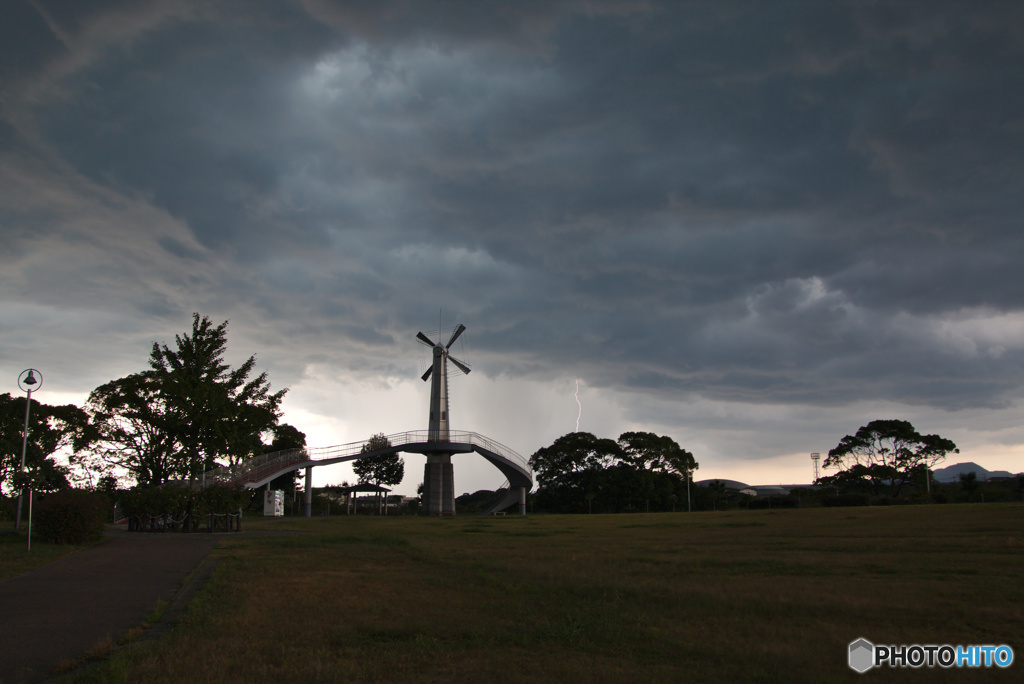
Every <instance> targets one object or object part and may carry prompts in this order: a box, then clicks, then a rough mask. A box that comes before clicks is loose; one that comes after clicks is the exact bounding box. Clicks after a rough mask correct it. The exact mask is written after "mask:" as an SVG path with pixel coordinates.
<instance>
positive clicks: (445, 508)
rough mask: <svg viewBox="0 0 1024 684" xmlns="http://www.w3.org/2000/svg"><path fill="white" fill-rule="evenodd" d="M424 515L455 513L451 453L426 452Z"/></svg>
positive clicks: (453, 474)
mask: <svg viewBox="0 0 1024 684" xmlns="http://www.w3.org/2000/svg"><path fill="white" fill-rule="evenodd" d="M421 501H422V506H421V511H422V512H423V514H424V515H455V470H454V469H453V468H452V455H451V454H428V455H427V464H426V465H425V466H424V467H423V497H422V499H421Z"/></svg>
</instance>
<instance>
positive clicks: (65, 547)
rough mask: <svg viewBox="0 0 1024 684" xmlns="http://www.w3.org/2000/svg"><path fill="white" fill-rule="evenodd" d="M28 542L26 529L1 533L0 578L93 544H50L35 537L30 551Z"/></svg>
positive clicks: (12, 575)
mask: <svg viewBox="0 0 1024 684" xmlns="http://www.w3.org/2000/svg"><path fill="white" fill-rule="evenodd" d="M8 524H11V523H8ZM12 526H13V525H12ZM27 542H28V540H27V538H26V532H25V530H22V531H21V532H20V533H18V534H15V533H14V532H7V531H5V532H3V533H0V579H4V578H7V577H14V576H15V575H20V574H21V573H23V572H28V571H29V570H31V569H32V568H37V567H39V566H40V565H45V564H47V563H49V562H50V561H54V560H56V559H58V558H60V557H61V556H66V555H67V554H69V553H74V552H75V551H80V550H81V549H84V548H87V547H88V546H91V544H84V545H81V546H76V545H74V544H49V543H47V542H44V541H40V540H38V539H36V538H35V537H33V539H32V550H31V551H29V550H28V548H27V547H28V543H27Z"/></svg>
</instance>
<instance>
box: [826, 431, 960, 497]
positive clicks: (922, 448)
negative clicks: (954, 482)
mask: <svg viewBox="0 0 1024 684" xmlns="http://www.w3.org/2000/svg"><path fill="white" fill-rule="evenodd" d="M948 453H960V450H959V449H957V448H956V444H954V443H953V442H952V441H950V440H948V439H945V438H943V437H939V436H938V435H921V434H919V433H918V432H917V430H915V429H914V426H913V425H911V424H910V423H909V422H907V421H905V420H874V421H871V422H870V423H868V424H867V425H865V426H863V427H861V428H860V429H859V430H857V433H856V434H854V435H846V436H845V437H843V439H842V440H840V442H839V444H838V445H837V446H836V448H834V449H832V450H831V451H829V452H828V458H827V459H826V460H825V463H824V466H825V467H826V468H841V470H840V472H839V473H837V474H835V475H831V476H826V477H822V478H819V480H818V482H819V483H820V484H824V485H828V486H833V487H837V488H839V489H840V490H844V491H866V492H867V493H870V494H874V495H878V494H881V493H882V489H883V488H888V493H889V495H890V496H898V495H899V493H900V490H901V489H902V488H903V486H904V485H905V484H906V483H907V482H910V481H911V480H912V479H913V478H914V477H915V475H917V474H918V473H919V472H920V471H921V470H922V469H924V468H927V469H931V468H933V467H934V466H935V464H936V463H938V462H939V461H941V460H942V459H944V458H945V457H946V454H948Z"/></svg>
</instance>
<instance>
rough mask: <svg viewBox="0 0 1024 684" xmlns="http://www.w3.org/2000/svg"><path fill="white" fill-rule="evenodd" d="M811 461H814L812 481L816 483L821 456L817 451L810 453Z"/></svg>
mask: <svg viewBox="0 0 1024 684" xmlns="http://www.w3.org/2000/svg"><path fill="white" fill-rule="evenodd" d="M811 460H812V461H814V481H815V482H817V481H818V461H819V460H821V454H819V453H818V452H817V451H815V452H813V453H811Z"/></svg>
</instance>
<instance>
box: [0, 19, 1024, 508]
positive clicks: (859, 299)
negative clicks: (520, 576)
mask: <svg viewBox="0 0 1024 684" xmlns="http://www.w3.org/2000/svg"><path fill="white" fill-rule="evenodd" d="M1022 217H1024V3H1021V2H1019V1H1011V2H966V1H965V2H950V3H943V2H906V3H899V2H841V1H838V0H828V1H827V2H792V3H787V2H771V3H765V2H723V1H716V2H692V3H689V2H681V1H668V2H657V1H655V0H651V1H646V2H640V1H636V2H633V1H628V0H566V1H564V2H557V1H556V2H551V1H548V0H544V1H540V0H538V1H536V2H529V1H525V0H509V1H507V2H500V1H498V2H487V3H482V2H477V1H469V0H467V1H466V2H458V1H454V0H453V1H446V2H442V1H436V2H410V1H395V2H388V1H384V0H373V1H372V2H369V1H368V2H355V1H353V0H347V1H345V2H329V1H327V0H305V1H301V2H300V1H298V0H295V1H293V2H284V1H283V0H273V1H271V0H267V1H265V2H258V1H254V0H245V1H244V2H243V1H242V0H217V1H203V2H184V1H172V0H161V1H159V2H141V1H134V0H133V1H130V2H128V1H125V2H97V1H92V2H56V1H53V0H33V1H29V0H9V1H7V2H4V3H2V5H0V238H2V247H3V248H2V251H0V378H6V380H5V381H4V382H3V383H0V392H2V391H11V392H17V391H18V390H17V385H16V380H17V376H18V373H19V372H20V371H21V370H22V369H24V368H27V367H34V368H38V369H40V370H41V371H42V372H43V374H44V376H45V386H44V388H43V390H42V391H41V392H40V393H39V395H37V396H38V398H39V399H40V400H41V401H45V402H47V403H64V402H68V401H72V402H76V403H81V402H83V401H84V399H85V397H86V396H87V394H88V393H89V391H90V390H92V389H93V388H95V387H96V386H98V385H100V384H102V383H104V382H106V381H108V380H111V379H114V378H118V377H121V376H124V375H126V374H128V373H132V372H136V371H139V370H141V369H143V368H144V367H145V366H146V362H147V357H148V353H149V348H150V347H151V345H152V343H153V342H154V341H159V342H168V343H173V339H174V335H175V334H176V333H181V332H185V331H186V330H188V329H189V326H190V325H191V315H192V312H200V313H202V314H205V315H209V316H210V317H211V318H212V319H213V320H214V322H215V323H216V322H220V321H223V320H225V319H228V320H230V325H229V330H228V341H229V357H230V360H232V361H234V362H236V363H237V362H240V361H241V360H244V359H245V358H246V357H248V356H249V355H251V354H256V356H257V366H258V368H260V369H262V370H267V371H268V372H269V376H270V380H271V383H272V384H273V386H274V388H275V389H277V388H284V387H288V388H290V389H289V393H288V395H287V398H286V399H285V402H284V404H283V407H284V421H285V422H289V423H291V424H293V425H295V426H296V427H298V428H299V429H301V430H303V431H305V432H306V433H307V435H308V436H309V443H310V446H329V445H333V444H340V443H345V442H351V441H356V440H361V439H365V438H367V437H369V436H370V435H371V434H372V433H376V432H385V433H396V432H401V431H405V430H412V429H425V428H426V423H427V402H428V392H429V384H428V383H424V382H421V381H420V380H419V375H420V373H421V372H422V370H423V369H424V368H425V365H424V364H425V358H424V356H423V353H422V351H421V349H425V348H421V347H420V346H419V345H418V344H417V343H416V340H415V334H416V332H417V331H419V330H423V331H425V332H427V333H428V334H436V331H437V329H438V322H439V313H440V314H441V318H440V321H441V327H442V328H445V329H448V330H450V329H451V328H452V327H454V326H455V325H456V324H457V323H463V324H465V325H466V326H467V328H468V331H467V332H466V334H465V335H464V340H465V344H459V343H457V345H456V348H453V351H455V352H456V355H457V356H459V357H460V358H461V359H462V360H464V361H466V362H468V363H469V364H470V365H471V366H472V368H473V372H472V373H471V374H470V375H468V376H465V377H459V378H457V379H455V380H453V387H452V421H453V427H454V428H455V429H462V430H472V431H475V432H480V433H482V434H484V435H487V436H488V437H491V438H493V439H495V440H497V441H499V442H502V443H503V444H505V445H507V446H509V447H511V448H512V449H514V450H516V451H518V452H519V453H521V454H522V455H523V456H526V457H529V456H530V455H531V454H532V453H533V452H534V451H536V450H537V449H538V448H540V447H542V446H547V445H548V444H550V443H551V442H552V441H553V440H554V439H555V438H556V437H558V436H560V435H562V434H565V433H567V432H571V431H573V430H575V429H576V425H577V416H578V415H579V407H578V406H577V402H576V397H575V396H574V395H575V394H576V385H577V381H578V383H579V393H578V396H579V400H580V403H581V404H582V415H581V416H580V418H579V429H581V430H586V431H589V432H593V433H594V434H596V435H598V436H601V437H617V436H618V435H619V434H620V433H621V432H623V431H625V430H629V429H641V430H651V431H654V432H657V433H659V434H667V435H669V436H671V437H673V438H674V439H676V441H678V442H679V443H680V444H681V445H682V446H683V447H684V448H687V449H689V450H690V451H692V452H693V453H694V455H695V456H696V458H697V460H698V461H699V462H700V471H699V472H698V473H697V477H698V479H700V478H702V477H730V478H733V479H738V480H742V481H745V482H749V483H752V484H765V483H778V482H807V481H810V479H811V476H812V469H811V463H810V459H809V456H808V455H809V453H810V452H812V451H820V452H827V451H828V450H829V449H830V448H832V447H835V446H836V444H837V443H838V442H839V440H840V439H841V438H842V437H843V435H845V434H852V433H853V432H854V431H856V429H857V428H858V427H860V426H861V425H863V424H865V423H866V422H868V421H870V420H873V419H877V418H902V419H907V420H910V421H911V422H912V423H913V424H914V426H915V427H916V428H918V430H919V431H921V432H922V433H938V434H940V435H942V436H944V437H948V438H950V439H953V440H954V441H955V442H956V443H957V444H958V445H959V446H960V447H961V450H962V453H961V454H960V455H954V456H952V457H951V458H950V459H949V460H948V461H947V464H950V463H955V462H958V461H975V462H977V463H979V464H981V465H983V466H985V467H986V468H988V469H990V470H995V469H1006V470H1012V471H1014V472H1017V471H1020V470H1022V469H1024V465H1022V464H1024V427H1022V403H1024V288H1022V284H1024V269H1022V261H1024V259H1022V257H1024V219H1022ZM431 331H433V333H432V332H431ZM422 464H423V458H422V457H420V456H407V457H406V472H407V476H406V480H405V482H404V483H403V485H402V486H401V487H400V488H399V491H403V492H405V493H412V492H413V491H415V488H416V485H417V484H418V483H419V481H420V480H421V479H422ZM349 473H350V471H347V470H345V468H343V467H341V466H337V467H334V468H331V469H327V468H325V469H322V471H317V474H316V482H317V484H324V483H327V482H340V481H341V480H342V479H345V478H346V477H350V475H349ZM502 480H503V478H502V476H501V475H500V473H499V472H498V471H497V470H495V469H494V468H493V467H492V466H490V465H489V464H487V463H486V462H485V461H483V460H482V459H479V458H477V457H460V460H456V490H457V493H461V492H464V491H474V490H476V489H479V488H489V489H490V488H495V487H497V486H498V485H499V484H501V482H502Z"/></svg>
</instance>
